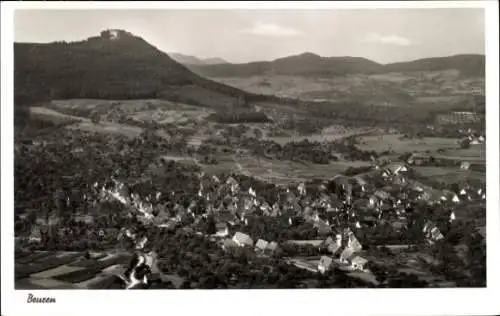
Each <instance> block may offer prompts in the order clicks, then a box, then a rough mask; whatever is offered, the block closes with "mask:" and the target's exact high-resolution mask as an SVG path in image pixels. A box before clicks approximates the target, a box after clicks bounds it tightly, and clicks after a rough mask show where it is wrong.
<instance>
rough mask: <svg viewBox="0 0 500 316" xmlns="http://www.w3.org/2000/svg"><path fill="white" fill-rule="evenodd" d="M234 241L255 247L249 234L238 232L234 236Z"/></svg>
mask: <svg viewBox="0 0 500 316" xmlns="http://www.w3.org/2000/svg"><path fill="white" fill-rule="evenodd" d="M233 240H234V241H237V242H239V243H240V244H244V245H249V246H252V245H253V240H252V238H250V236H248V235H247V234H243V233H241V232H237V233H236V234H234V237H233Z"/></svg>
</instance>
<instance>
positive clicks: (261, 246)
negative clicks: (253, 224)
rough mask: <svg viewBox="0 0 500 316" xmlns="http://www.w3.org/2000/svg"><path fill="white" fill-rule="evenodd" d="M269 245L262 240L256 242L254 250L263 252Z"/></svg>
mask: <svg viewBox="0 0 500 316" xmlns="http://www.w3.org/2000/svg"><path fill="white" fill-rule="evenodd" d="M268 245H269V243H268V242H267V241H265V240H263V239H259V240H257V243H256V244H255V248H259V249H261V250H265V249H266V248H267V246H268Z"/></svg>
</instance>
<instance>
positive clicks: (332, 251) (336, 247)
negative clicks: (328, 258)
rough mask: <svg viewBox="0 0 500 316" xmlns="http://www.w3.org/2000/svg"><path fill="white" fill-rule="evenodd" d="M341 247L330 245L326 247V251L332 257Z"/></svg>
mask: <svg viewBox="0 0 500 316" xmlns="http://www.w3.org/2000/svg"><path fill="white" fill-rule="evenodd" d="M341 248H342V246H340V245H338V244H337V243H335V242H334V243H331V244H329V245H328V247H327V250H328V251H329V252H331V253H332V255H334V254H336V253H337V252H338V251H339V250H340V249H341Z"/></svg>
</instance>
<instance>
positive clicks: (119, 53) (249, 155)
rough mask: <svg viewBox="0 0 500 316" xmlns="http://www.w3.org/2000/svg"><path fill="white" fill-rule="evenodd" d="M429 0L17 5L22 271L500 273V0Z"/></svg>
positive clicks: (393, 281) (444, 280) (257, 282)
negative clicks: (441, 0) (492, 33)
mask: <svg viewBox="0 0 500 316" xmlns="http://www.w3.org/2000/svg"><path fill="white" fill-rule="evenodd" d="M286 2H287V1H284V3H286ZM411 2H412V1H409V3H410V4H409V5H408V6H407V7H405V5H404V4H400V5H399V7H381V8H368V7H356V6H355V5H354V4H352V5H351V7H349V6H348V3H345V2H344V3H343V4H344V6H341V7H340V6H339V7H334V6H332V7H331V8H315V7H314V6H312V5H311V6H309V7H308V8H307V7H304V8H293V6H292V7H290V8H287V7H286V6H285V5H284V3H282V5H283V6H282V7H281V8H280V7H279V4H278V5H277V7H276V8H271V7H269V6H268V7H265V6H263V7H262V8H259V7H258V4H256V7H253V8H252V7H250V6H247V7H246V8H245V7H244V6H243V5H240V6H235V7H234V8H231V6H228V7H226V8H224V6H223V4H224V3H221V5H220V6H218V7H215V8H208V7H205V8H204V7H203V6H201V5H200V7H199V8H197V7H196V6H194V5H192V6H191V7H189V8H187V7H185V8H183V7H182V6H180V7H172V8H169V7H158V8H155V7H150V8H148V7H147V6H146V7H144V6H143V7H141V8H138V7H137V8H133V7H129V8H127V7H126V6H124V8H120V7H119V6H118V5H116V6H115V7H114V8H113V7H111V6H108V7H102V8H99V7H95V8H93V7H91V6H90V5H88V8H86V7H85V6H84V5H81V4H80V6H79V7H74V8H71V7H67V8H65V7H64V6H62V5H61V8H57V7H56V6H50V7H48V6H45V7H44V5H42V4H40V5H39V8H35V7H34V6H32V7H26V8H15V9H13V10H12V9H11V11H12V12H11V13H12V14H11V15H12V16H11V18H10V21H11V22H12V25H11V26H10V27H11V28H12V30H11V33H12V35H11V37H12V41H11V42H7V43H6V45H5V46H6V47H4V43H5V42H4V39H3V38H2V231H4V230H5V229H7V228H5V227H7V226H10V228H8V231H9V232H10V233H8V234H4V233H2V266H3V265H4V260H5V261H7V260H10V261H11V263H10V264H9V265H10V266H11V268H12V270H11V271H10V270H9V271H8V274H9V275H10V278H11V279H13V280H12V284H11V285H12V286H13V288H10V289H9V291H10V292H12V291H14V290H15V291H16V295H18V294H19V295H20V297H22V300H23V301H22V303H21V305H22V304H26V303H28V305H29V303H56V300H57V301H58V302H59V301H61V299H60V297H59V296H58V295H59V294H57V295H56V294H55V293H68V294H64V295H72V294H71V293H80V294H79V295H83V296H85V295H86V294H85V293H91V292H92V291H85V292H82V291H77V292H73V291H71V290H75V289H76V290H115V291H104V292H102V291H99V292H98V293H99V294H98V295H99V296H101V297H102V298H101V299H103V301H105V300H106V296H107V295H108V294H106V293H110V294H111V293H117V292H118V293H129V292H126V291H127V290H170V291H168V292H164V291H161V292H159V291H156V292H143V291H139V292H138V293H141V295H147V294H145V293H154V295H157V296H158V297H165V299H166V298H167V297H169V296H170V295H173V294H171V293H176V292H180V293H183V297H184V298H189V297H191V296H190V295H191V294H189V293H200V292H199V291H192V290H208V291H202V293H205V294H204V295H207V300H209V298H208V296H209V295H211V293H218V294H215V295H222V296H223V295H224V293H242V292H238V291H236V292H235V291H231V290H287V292H285V294H283V295H286V293H302V292H295V290H307V291H305V292H304V293H319V292H323V291H328V290H335V292H332V294H331V296H330V297H331V300H332V303H327V304H326V305H328V306H329V307H328V309H329V310H330V311H331V312H333V311H335V309H336V307H335V304H340V302H339V301H338V298H337V303H333V302H334V301H335V299H334V298H335V295H337V294H335V293H337V292H344V293H345V292H346V290H347V289H351V290H352V289H354V290H360V289H364V290H366V289H371V290H377V291H380V289H386V290H387V289H393V290H394V289H400V290H403V289H405V290H408V289H410V290H413V291H412V292H408V293H419V292H418V291H425V289H434V290H435V291H443V292H446V291H453V290H455V289H477V290H487V289H488V290H490V289H491V287H492V286H496V285H494V284H498V280H497V281H494V280H492V277H491V276H493V274H490V270H491V266H490V265H489V264H487V257H489V256H490V254H491V256H493V253H492V252H491V251H492V249H490V248H498V242H499V241H500V240H498V236H499V234H498V231H499V230H500V229H499V228H500V226H499V225H498V223H497V222H498V219H499V216H498V165H499V162H498V136H499V135H498V37H496V39H493V38H487V36H486V32H487V28H486V15H487V9H485V6H486V5H487V4H488V1H470V2H469V5H468V6H467V5H465V6H460V5H457V6H456V7H453V6H452V5H447V6H446V5H445V6H443V7H435V8H433V7H429V5H428V4H427V7H425V6H424V7H421V8H419V7H417V6H415V5H413V6H412V5H411ZM450 2H451V1H450ZM493 2H494V1H493ZM59 3H62V2H59ZM244 3H245V2H244V1H243V2H242V4H244ZM290 3H291V2H290ZM324 3H327V2H324ZM474 3H476V6H474ZM108 4H109V3H108ZM228 4H230V3H228ZM358 4H359V3H358ZM374 4H376V2H372V3H371V5H372V6H374ZM365 5H370V3H369V2H368V4H366V3H365ZM490 8H491V6H490ZM492 8H495V6H492ZM3 9H4V7H3V3H2V11H3ZM496 10H497V11H498V3H496ZM496 14H497V15H496V18H497V19H498V12H497V13H496ZM3 17H4V15H3V14H2V20H3ZM496 22H497V23H498V20H497V21H496ZM2 24H3V23H2ZM493 27H495V25H493ZM2 29H3V25H2ZM3 31H4V30H2V35H3ZM496 34H497V35H498V24H497V25H496ZM2 37H3V36H2ZM491 41H494V42H495V43H493V44H494V45H496V49H497V51H496V53H495V54H496V55H495V54H493V55H489V53H487V49H486V47H487V46H488V45H490V46H491V45H493V44H491ZM488 43H490V44H488ZM9 47H10V50H11V52H10V54H12V56H11V57H10V58H12V59H11V60H10V62H9V60H5V59H4V52H3V50H4V49H6V50H7V49H9ZM493 59H495V60H496V61H494V62H495V63H496V64H489V63H490V62H493V61H491V60H493ZM4 61H5V63H9V64H10V65H9V69H10V70H9V74H8V76H9V77H4ZM495 65H496V68H495V67H493V66H495ZM6 78H10V80H11V86H10V88H9V87H7V88H5V87H4V79H6ZM487 79H488V80H493V79H494V80H496V83H495V82H493V83H492V84H491V83H489V82H488V83H487ZM487 86H488V89H487ZM490 86H491V87H492V89H489V87H490ZM6 89H10V90H9V92H5V91H6ZM493 90H495V91H493ZM487 93H488V96H487ZM490 93H495V94H496V95H495V97H494V98H491V99H490V97H489V94H490ZM5 94H8V97H9V98H10V99H7V101H4V100H5V99H4V96H5ZM495 98H496V99H495ZM490 100H493V102H496V103H495V104H490ZM5 107H9V108H10V109H9V110H7V109H4V108H5ZM492 108H494V109H493V110H490V109H492ZM4 111H5V113H7V112H6V111H9V112H8V113H9V116H8V117H7V119H6V120H11V121H12V122H13V123H12V122H11V123H10V124H13V126H12V125H10V126H11V130H9V131H8V132H6V130H7V126H6V125H4V122H5V121H4V119H5V118H4ZM487 114H488V116H489V118H488V116H487ZM493 114H494V115H493ZM492 115H493V116H492ZM9 117H10V119H9ZM487 120H488V123H487ZM490 120H492V121H490ZM487 125H488V129H487V128H486V127H487ZM493 125H495V127H493ZM491 128H495V129H493V130H491ZM4 130H5V131H4ZM4 133H8V134H7V136H9V137H10V135H11V136H12V138H7V136H4ZM6 142H9V144H8V146H9V147H4V146H7V144H4V143H6ZM487 144H488V146H487ZM495 147H496V148H495ZM6 152H9V153H8V155H9V156H4V154H6ZM7 157H8V158H7ZM487 162H488V163H487ZM9 164H10V166H8V167H9V168H11V169H9V171H7V169H4V167H5V168H7V167H6V165H9ZM492 168H493V169H492ZM491 174H492V175H493V176H490V175H491ZM487 175H488V176H487ZM4 177H7V178H12V179H10V180H8V182H4ZM487 178H488V185H487ZM493 178H495V179H493ZM5 181H7V180H5ZM4 189H5V192H7V193H8V195H5V196H4ZM7 193H5V194H7ZM487 201H488V202H487ZM487 203H488V210H487ZM491 207H493V208H494V209H490V208H491ZM10 210H12V211H10ZM487 211H488V214H489V215H488V222H487ZM7 213H8V215H7ZM491 213H495V215H491V217H490V214H491ZM7 216H8V217H7ZM487 226H488V227H489V228H488V229H487ZM497 226H498V227H497ZM487 232H488V234H489V233H490V232H492V233H491V234H494V235H492V237H491V238H495V239H494V241H493V243H491V239H489V238H490V237H489V236H488V240H489V243H488V245H487V242H486V240H487V235H488V234H487ZM4 238H5V239H6V240H4ZM4 242H5V243H11V244H12V246H9V247H10V248H9V257H7V258H4V253H5V252H4ZM487 250H488V251H487ZM487 252H488V256H487ZM9 258H10V259H9ZM491 258H493V257H491ZM498 259H499V258H498V256H496V259H495V260H498ZM490 262H491V261H490V259H488V263H490ZM497 263H498V262H497ZM9 269H10V268H9ZM495 269H496V268H495ZM497 270H498V269H497ZM491 273H493V272H491ZM3 275H4V268H3V267H2V279H3V278H4V277H3ZM496 276H497V277H498V274H496ZM9 282H10V281H9ZM490 282H492V283H490ZM3 283H4V281H3V280H2V288H4V285H3ZM9 287H10V285H9ZM48 290H50V291H48ZM61 290H64V291H61ZM116 290H118V291H116ZM186 290H187V291H186ZM221 290H223V291H221ZM310 290H318V291H317V292H310ZM123 291H125V292H123ZM258 292H259V291H256V292H253V291H249V292H243V293H258ZM273 292H274V291H265V292H260V293H266V294H259V295H263V296H264V295H273ZM375 292H376V291H374V293H375ZM20 293H24V294H22V295H21V294H20ZM136 293H137V292H136ZM357 293H358V292H357ZM359 293H360V292H359ZM370 293H371V292H370ZM377 293H378V292H377ZM427 293H429V292H427ZM436 293H440V292H436ZM449 293H451V292H449ZM75 295H76V294H75ZM130 295H131V294H128V296H127V297H131V296H130ZM198 295H200V294H198ZM228 295H229V294H228ZM231 295H235V294H231ZM249 295H250V294H249ZM252 295H254V294H252ZM308 295H309V294H308ZM311 295H312V294H311ZM488 295H490V296H491V293H490V294H488ZM242 296H243V295H242ZM172 297H173V296H172ZM192 297H193V298H194V297H195V296H192ZM252 297H253V296H252ZM298 297H300V296H296V297H295V300H296V299H297V298H298ZM325 297H326V298H328V296H322V299H321V301H323V300H324V298H325ZM458 297H459V296H457V298H458ZM462 297H467V296H462ZM483 299H484V298H483ZM122 300H123V299H122ZM282 300H284V301H285V302H286V301H287V300H286V299H282ZM293 300H294V299H292V296H290V299H289V303H290V301H291V303H293ZM2 301H3V299H2ZM321 301H318V302H316V303H314V304H316V305H317V304H318V303H319V304H320V305H321ZM188 302H189V299H188V301H186V302H185V303H184V304H186V305H189V304H192V303H194V300H193V301H192V302H191V303H188ZM61 303H62V301H61ZM324 303H326V302H324ZM360 303H361V305H362V304H363V303H362V301H359V302H358V303H353V302H350V304H360ZM258 304H259V303H258V301H253V302H248V303H245V305H248V308H249V309H251V308H252V307H253V305H258ZM31 305H33V304H31ZM31 305H30V308H31ZM42 307H43V306H42ZM38 308H40V312H41V307H40V306H38ZM214 308H219V309H220V308H222V306H219V307H215V306H214ZM241 308H242V307H241V306H240V307H238V309H241ZM261 308H262V307H261ZM301 308H302V310H303V311H307V308H304V307H301ZM315 308H319V307H318V306H316V307H315ZM323 308H326V306H323ZM418 308H419V307H417V309H416V310H419V309H418ZM450 308H451V307H450ZM470 308H472V307H470ZM478 308H479V307H478ZM481 308H482V307H481ZM484 308H486V307H484ZM207 309H208V307H207ZM356 310H357V309H356ZM478 310H480V309H478ZM33 311H35V310H33ZM228 312H229V310H228ZM407 312H408V313H409V312H411V308H410V309H408V311H407ZM499 312H500V311H499ZM367 313H368V311H367ZM2 314H3V312H2ZM6 315H7V314H6ZM9 315H10V314H9ZM443 315H444V314H443ZM482 315H485V314H482Z"/></svg>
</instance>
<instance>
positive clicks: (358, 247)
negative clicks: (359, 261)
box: [347, 234, 363, 252]
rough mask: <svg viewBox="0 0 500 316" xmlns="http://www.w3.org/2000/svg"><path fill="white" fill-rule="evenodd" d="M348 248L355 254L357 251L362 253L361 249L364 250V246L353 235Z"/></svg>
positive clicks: (350, 237)
mask: <svg viewBox="0 0 500 316" xmlns="http://www.w3.org/2000/svg"><path fill="white" fill-rule="evenodd" d="M347 247H349V248H351V249H352V250H353V251H355V252H356V251H360V250H361V249H363V246H362V245H361V243H360V242H359V241H358V239H357V238H356V236H354V234H351V235H350V236H349V241H348V244H347Z"/></svg>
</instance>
